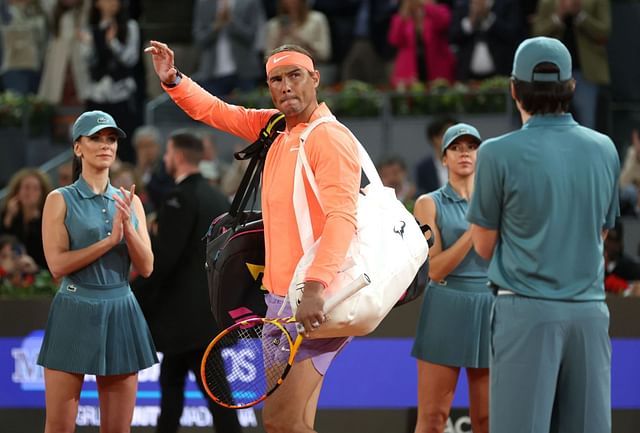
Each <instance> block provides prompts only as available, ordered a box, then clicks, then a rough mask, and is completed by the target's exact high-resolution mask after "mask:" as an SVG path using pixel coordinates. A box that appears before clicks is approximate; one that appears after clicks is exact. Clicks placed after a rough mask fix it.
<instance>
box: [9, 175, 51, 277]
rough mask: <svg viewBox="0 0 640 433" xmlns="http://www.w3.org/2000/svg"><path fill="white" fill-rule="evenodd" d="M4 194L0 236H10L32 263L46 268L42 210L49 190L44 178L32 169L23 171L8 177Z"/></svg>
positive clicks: (47, 180)
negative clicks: (31, 258) (30, 258)
mask: <svg viewBox="0 0 640 433" xmlns="http://www.w3.org/2000/svg"><path fill="white" fill-rule="evenodd" d="M7 188H8V191H9V192H8V194H7V196H6V197H5V199H4V201H3V202H2V205H1V207H0V217H1V218H2V224H1V225H0V233H4V234H11V235H14V236H15V237H16V238H18V240H19V241H20V242H21V243H22V244H24V246H25V247H26V250H27V254H29V255H30V256H31V257H33V259H34V260H35V261H36V263H37V264H38V265H39V266H40V267H42V268H44V269H47V262H46V260H45V257H44V250H43V247H42V209H43V207H44V200H45V198H46V197H47V194H49V191H51V182H50V181H49V179H48V178H47V175H46V174H44V173H43V172H41V171H40V170H38V169H35V168H23V169H22V170H20V171H18V172H17V173H16V174H14V175H13V176H12V177H11V180H10V181H9V186H8V187H7Z"/></svg>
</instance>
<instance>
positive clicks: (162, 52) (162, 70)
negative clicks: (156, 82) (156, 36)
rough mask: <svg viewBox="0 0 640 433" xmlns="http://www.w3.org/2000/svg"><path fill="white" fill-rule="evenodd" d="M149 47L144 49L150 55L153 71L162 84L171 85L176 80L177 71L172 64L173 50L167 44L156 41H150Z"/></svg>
mask: <svg viewBox="0 0 640 433" xmlns="http://www.w3.org/2000/svg"><path fill="white" fill-rule="evenodd" d="M150 44H151V46H150V47H147V48H145V49H144V52H145V53H149V54H151V57H152V59H153V69H155V71H156V74H158V78H160V81H162V82H163V83H173V82H174V81H175V80H176V74H177V73H178V70H177V69H176V67H175V66H174V64H173V61H174V58H173V50H172V49H171V48H169V46H168V45H167V44H164V43H162V42H158V41H150Z"/></svg>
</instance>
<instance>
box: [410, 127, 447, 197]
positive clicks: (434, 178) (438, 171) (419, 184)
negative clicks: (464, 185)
mask: <svg viewBox="0 0 640 433" xmlns="http://www.w3.org/2000/svg"><path fill="white" fill-rule="evenodd" d="M456 123H458V122H457V121H456V120H455V119H454V118H453V117H450V116H442V117H436V118H435V119H433V120H432V121H431V122H429V124H428V125H427V127H426V130H425V132H426V134H425V135H426V138H427V141H428V142H429V144H431V152H430V153H429V154H428V155H427V156H426V157H425V158H424V159H422V160H421V161H420V162H418V164H416V168H415V173H416V188H417V193H418V195H420V194H427V193H429V192H431V191H435V190H436V189H438V188H440V187H441V186H443V185H445V184H446V183H447V169H446V167H444V166H443V165H442V160H441V155H442V151H441V147H442V136H443V135H444V131H446V130H447V128H448V127H450V126H451V125H454V124H456Z"/></svg>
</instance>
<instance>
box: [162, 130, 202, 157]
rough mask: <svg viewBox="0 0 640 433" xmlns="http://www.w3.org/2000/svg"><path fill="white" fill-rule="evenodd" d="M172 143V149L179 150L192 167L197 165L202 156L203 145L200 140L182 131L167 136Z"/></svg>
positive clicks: (189, 132)
mask: <svg viewBox="0 0 640 433" xmlns="http://www.w3.org/2000/svg"><path fill="white" fill-rule="evenodd" d="M169 140H171V141H173V147H174V148H175V149H176V150H180V151H181V152H182V154H183V155H184V157H185V159H186V160H187V161H188V162H189V163H190V164H193V165H198V164H199V163H200V161H201V160H202V157H203V155H204V145H203V144H202V139H201V138H200V137H198V135H197V134H194V133H193V132H191V131H187V130H184V129H181V130H178V131H175V132H173V133H172V134H171V135H170V136H169Z"/></svg>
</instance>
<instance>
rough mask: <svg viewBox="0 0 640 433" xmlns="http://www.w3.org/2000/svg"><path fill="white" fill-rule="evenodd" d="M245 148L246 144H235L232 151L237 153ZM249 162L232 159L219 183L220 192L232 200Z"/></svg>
mask: <svg viewBox="0 0 640 433" xmlns="http://www.w3.org/2000/svg"><path fill="white" fill-rule="evenodd" d="M245 147H247V143H244V142H239V143H237V144H236V145H235V146H234V148H233V151H234V152H239V151H240V150H242V149H244V148H245ZM249 162H250V160H248V159H235V158H234V159H233V161H231V164H230V165H229V167H228V168H227V170H226V172H225V173H224V176H222V179H221V181H220V188H221V189H222V192H223V193H224V194H225V195H226V196H227V197H229V198H230V199H231V200H233V197H234V196H235V195H236V192H237V191H238V187H239V186H240V182H242V177H243V176H244V173H245V171H247V167H248V166H249Z"/></svg>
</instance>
